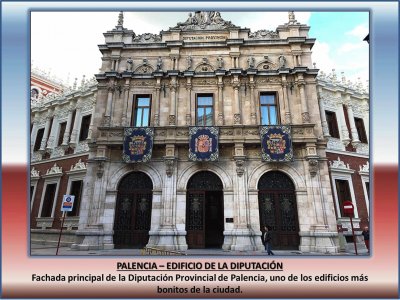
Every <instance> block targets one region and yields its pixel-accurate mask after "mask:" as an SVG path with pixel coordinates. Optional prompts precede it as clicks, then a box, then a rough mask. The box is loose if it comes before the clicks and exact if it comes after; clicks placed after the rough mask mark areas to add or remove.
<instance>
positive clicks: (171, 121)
mask: <svg viewBox="0 0 400 300" xmlns="http://www.w3.org/2000/svg"><path fill="white" fill-rule="evenodd" d="M170 90H171V97H170V102H169V118H168V125H176V90H177V83H176V76H172V78H171V84H170Z"/></svg>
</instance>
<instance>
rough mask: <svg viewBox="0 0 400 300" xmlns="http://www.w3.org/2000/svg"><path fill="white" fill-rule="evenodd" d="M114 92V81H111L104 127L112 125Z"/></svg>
mask: <svg viewBox="0 0 400 300" xmlns="http://www.w3.org/2000/svg"><path fill="white" fill-rule="evenodd" d="M114 90H115V86H114V83H113V81H111V82H110V85H109V87H108V95H107V105H106V111H105V113H104V120H103V126H110V125H111V109H112V102H113V96H114Z"/></svg>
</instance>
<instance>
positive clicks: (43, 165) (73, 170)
mask: <svg viewBox="0 0 400 300" xmlns="http://www.w3.org/2000/svg"><path fill="white" fill-rule="evenodd" d="M49 77H50V76H49V75H48V74H46V73H43V72H40V73H39V74H38V72H37V71H36V70H32V80H31V85H32V86H31V91H33V90H35V89H37V88H39V87H40V90H39V93H38V94H36V93H33V94H32V93H31V95H32V97H31V144H30V149H31V153H30V154H31V172H30V174H31V180H30V199H31V205H30V206H31V218H30V220H31V222H30V225H31V242H32V243H47V244H56V243H57V240H58V235H59V229H60V228H61V216H62V213H61V211H60V207H61V201H62V198H63V195H65V194H73V195H75V207H74V210H73V211H72V212H68V213H67V216H66V218H65V222H64V226H65V228H66V230H65V231H64V233H63V243H66V244H72V242H73V241H74V240H75V231H76V229H77V228H78V223H79V209H80V203H81V197H82V190H83V179H84V178H85V176H86V161H87V157H88V152H89V147H88V140H90V138H91V132H92V127H91V126H93V123H92V122H91V120H92V118H91V116H92V113H93V109H94V103H95V101H96V93H97V82H96V81H95V80H94V79H93V80H90V81H85V80H84V79H83V80H82V83H81V85H80V86H79V87H77V83H76V81H75V83H74V86H73V87H72V88H68V87H65V86H62V85H60V84H59V83H57V82H54V81H53V80H52V79H51V78H49ZM42 81H43V82H42ZM44 85H46V87H47V88H48V90H47V91H52V92H51V93H50V92H48V93H44V89H43V88H42V87H43V86H44Z"/></svg>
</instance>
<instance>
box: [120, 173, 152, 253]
mask: <svg viewBox="0 0 400 300" xmlns="http://www.w3.org/2000/svg"><path fill="white" fill-rule="evenodd" d="M152 190H153V183H152V181H151V179H150V177H149V176H147V175H146V174H145V173H143V172H132V173H129V174H128V175H126V176H125V177H124V178H122V180H121V182H120V183H119V185H118V195H117V204H116V207H115V220H114V247H115V248H142V247H144V246H145V245H146V244H147V243H148V241H149V230H150V223H151V207H152V198H153V192H152Z"/></svg>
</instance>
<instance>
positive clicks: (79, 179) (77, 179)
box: [66, 176, 84, 217]
mask: <svg viewBox="0 0 400 300" xmlns="http://www.w3.org/2000/svg"><path fill="white" fill-rule="evenodd" d="M83 178H84V177H75V176H70V178H69V179H68V186H67V191H68V195H71V191H72V185H73V183H74V182H81V188H80V192H79V198H78V199H77V197H76V195H74V196H75V199H74V206H73V210H75V215H71V213H72V211H70V212H67V214H66V216H67V217H79V211H80V208H81V207H80V206H81V202H82V194H83ZM77 204H78V208H77V206H76V205H77Z"/></svg>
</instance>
